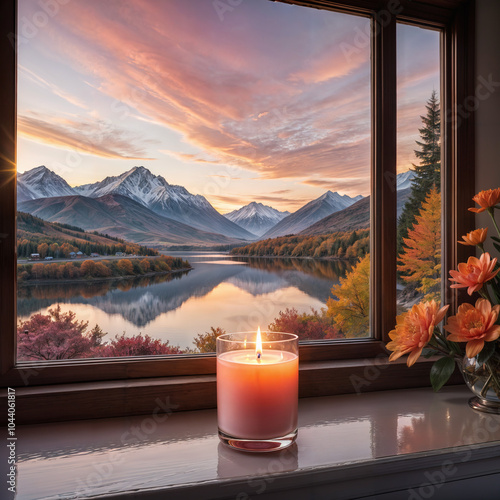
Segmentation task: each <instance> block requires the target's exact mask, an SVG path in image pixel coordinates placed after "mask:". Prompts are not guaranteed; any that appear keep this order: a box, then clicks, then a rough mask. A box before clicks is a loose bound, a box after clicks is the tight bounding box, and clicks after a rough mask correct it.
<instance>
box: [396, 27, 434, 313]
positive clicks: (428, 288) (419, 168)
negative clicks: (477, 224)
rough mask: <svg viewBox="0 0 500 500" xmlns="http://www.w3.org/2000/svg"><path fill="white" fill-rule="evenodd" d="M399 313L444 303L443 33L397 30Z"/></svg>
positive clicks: (410, 28)
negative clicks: (425, 303)
mask: <svg viewBox="0 0 500 500" xmlns="http://www.w3.org/2000/svg"><path fill="white" fill-rule="evenodd" d="M397 78H398V86H397V99H398V102H397V112H398V115H397V117H398V126H397V171H398V176H397V182H396V187H397V195H398V233H397V252H398V285H397V286H398V292H397V300H398V312H399V313H401V312H403V311H406V310H408V309H409V308H411V307H412V305H413V304H416V303H418V302H420V300H422V299H428V300H431V299H435V300H436V301H437V302H440V300H441V283H442V273H441V255H442V241H441V223H442V201H441V105H440V99H441V97H440V88H441V86H440V33H439V32H438V31H432V30H429V29H423V28H419V27H415V26H409V25H405V24H398V26H397Z"/></svg>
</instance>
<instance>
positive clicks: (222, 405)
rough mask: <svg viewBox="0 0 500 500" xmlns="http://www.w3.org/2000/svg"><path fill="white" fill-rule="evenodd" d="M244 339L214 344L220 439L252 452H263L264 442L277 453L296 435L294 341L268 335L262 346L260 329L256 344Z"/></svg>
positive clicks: (289, 336) (227, 338) (228, 338)
mask: <svg viewBox="0 0 500 500" xmlns="http://www.w3.org/2000/svg"><path fill="white" fill-rule="evenodd" d="M245 337H246V335H245V334H225V335H221V336H220V337H219V338H218V339H217V408H218V421H219V431H220V432H219V435H221V439H222V440H223V442H226V444H230V445H231V442H232V443H233V445H234V442H237V443H239V445H238V446H235V447H240V448H243V449H247V450H248V449H249V450H251V451H266V443H269V449H279V447H280V444H279V443H280V438H282V437H284V436H288V441H290V442H287V443H286V445H288V444H291V443H292V442H293V439H295V435H296V430H297V402H298V350H297V349H298V347H297V336H296V335H293V334H286V333H274V332H271V333H269V334H268V335H267V336H266V338H265V339H264V342H263V341H262V339H261V333H260V329H259V330H258V332H257V337H256V340H255V342H253V341H248V342H247V341H246V338H245ZM247 344H248V346H249V348H247ZM293 433H295V434H294V436H293V439H291V440H290V438H289V435H290V434H293ZM227 441H230V443H228V442H227ZM285 441H286V440H285ZM252 442H256V443H254V444H255V446H254V447H253V446H252ZM242 443H243V445H242ZM273 443H278V444H273ZM281 447H284V446H281Z"/></svg>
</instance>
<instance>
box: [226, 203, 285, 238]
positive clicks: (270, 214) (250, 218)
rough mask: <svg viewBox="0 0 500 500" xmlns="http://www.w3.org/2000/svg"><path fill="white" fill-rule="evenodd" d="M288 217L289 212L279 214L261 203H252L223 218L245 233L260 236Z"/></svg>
mask: <svg viewBox="0 0 500 500" xmlns="http://www.w3.org/2000/svg"><path fill="white" fill-rule="evenodd" d="M288 215H290V212H280V211H279V210H276V209H275V208H273V207H270V206H268V205H264V204H263V203H259V202H256V201H252V202H251V203H249V204H248V205H245V206H244V207H241V208H240V209H238V210H233V211H232V212H229V213H227V214H225V215H224V217H226V218H227V219H229V220H230V221H232V222H234V223H235V224H238V225H239V226H241V227H243V228H244V229H246V230H247V231H250V232H251V233H253V234H255V235H257V236H261V235H262V234H264V233H265V232H266V231H269V229H271V228H272V227H273V226H275V225H276V224H277V223H278V222H280V221H281V220H282V219H284V218H285V217H286V216H288Z"/></svg>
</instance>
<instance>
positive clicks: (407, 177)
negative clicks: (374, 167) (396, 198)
mask: <svg viewBox="0 0 500 500" xmlns="http://www.w3.org/2000/svg"><path fill="white" fill-rule="evenodd" d="M415 177H416V174H415V172H414V171H413V170H408V171H407V172H402V173H401V174H398V175H397V177H396V189H397V190H398V191H401V190H402V189H408V188H409V187H411V185H412V182H413V179H415Z"/></svg>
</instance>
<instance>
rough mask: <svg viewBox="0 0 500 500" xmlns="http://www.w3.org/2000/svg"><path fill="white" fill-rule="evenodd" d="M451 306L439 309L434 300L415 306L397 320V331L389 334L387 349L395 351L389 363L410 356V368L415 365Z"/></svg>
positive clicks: (408, 361) (408, 362)
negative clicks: (406, 355)
mask: <svg viewBox="0 0 500 500" xmlns="http://www.w3.org/2000/svg"><path fill="white" fill-rule="evenodd" d="M448 307H449V306H444V307H442V308H441V309H439V306H438V304H437V303H436V302H435V301H434V300H429V301H427V302H421V303H420V304H415V305H414V306H413V307H412V308H411V310H410V311H408V312H406V313H403V314H400V315H399V316H398V317H397V318H396V322H397V324H396V329H395V330H392V331H391V332H389V337H391V340H392V341H391V342H389V343H388V344H387V349H389V350H390V351H394V352H393V353H392V354H391V355H390V357H389V361H394V360H396V359H398V358H400V357H401V356H404V355H405V354H408V353H410V355H409V356H408V360H407V364H408V366H411V365H413V363H415V361H417V359H418V358H419V356H420V355H421V354H422V349H423V348H424V347H425V346H426V345H427V343H428V342H429V340H431V337H432V335H433V333H434V327H435V326H436V325H437V324H438V323H440V322H441V321H442V319H443V318H444V315H445V314H446V311H447V310H448Z"/></svg>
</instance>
